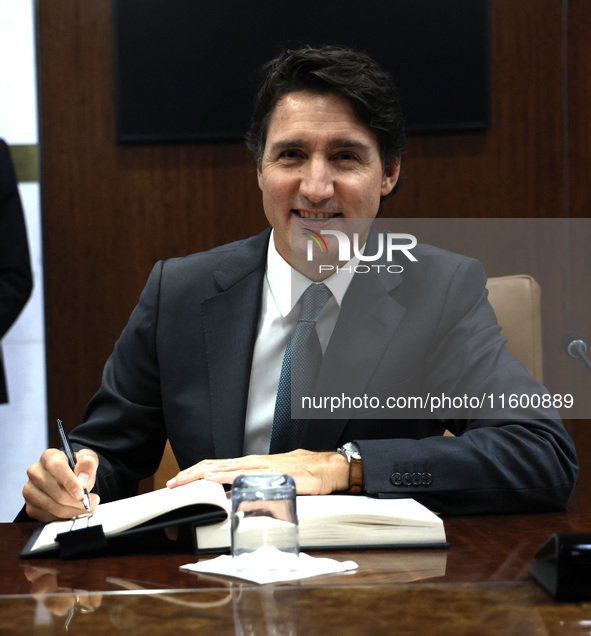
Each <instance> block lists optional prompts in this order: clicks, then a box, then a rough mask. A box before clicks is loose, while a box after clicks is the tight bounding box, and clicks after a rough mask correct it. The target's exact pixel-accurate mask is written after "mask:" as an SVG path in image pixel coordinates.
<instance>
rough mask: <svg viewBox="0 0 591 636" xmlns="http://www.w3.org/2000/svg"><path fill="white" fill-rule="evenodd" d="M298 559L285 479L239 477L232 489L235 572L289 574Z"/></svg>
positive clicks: (292, 500) (291, 492)
mask: <svg viewBox="0 0 591 636" xmlns="http://www.w3.org/2000/svg"><path fill="white" fill-rule="evenodd" d="M298 555H299V540H298V516H297V510H296V488H295V483H294V481H293V479H292V478H291V477H290V476H289V475H276V474H267V475H242V476H240V477H238V478H237V479H236V480H235V481H234V484H233V485H232V557H233V558H234V559H235V560H236V564H237V565H238V568H239V569H251V568H257V569H267V570H273V571H285V570H287V571H293V570H295V569H296V568H297V563H298Z"/></svg>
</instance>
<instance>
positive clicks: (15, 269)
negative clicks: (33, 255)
mask: <svg viewBox="0 0 591 636" xmlns="http://www.w3.org/2000/svg"><path fill="white" fill-rule="evenodd" d="M32 289H33V277H32V275H31V261H30V259H29V244H28V242H27V231H26V228H25V219H24V215H23V208H22V205H21V200H20V197H19V193H18V188H17V183H16V176H15V174H14V168H13V166H12V160H11V158H10V153H9V151H8V146H7V145H6V143H5V142H4V140H2V139H0V341H1V340H2V338H3V337H4V335H5V334H6V332H7V331H8V329H10V327H11V325H12V324H13V323H14V321H15V320H16V318H17V316H18V315H19V313H20V312H21V310H22V308H23V307H24V306H25V304H26V302H27V300H28V299H29V296H30V295H31V290H32ZM7 401H8V393H7V390H6V381H5V378H4V365H3V364H2V348H1V346H0V404H2V403H3V402H7Z"/></svg>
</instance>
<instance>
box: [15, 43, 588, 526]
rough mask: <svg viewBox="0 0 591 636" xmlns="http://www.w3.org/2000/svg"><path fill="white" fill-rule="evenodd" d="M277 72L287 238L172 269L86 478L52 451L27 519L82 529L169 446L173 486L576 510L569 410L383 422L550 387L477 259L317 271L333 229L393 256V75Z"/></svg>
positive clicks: (259, 105) (99, 399)
mask: <svg viewBox="0 0 591 636" xmlns="http://www.w3.org/2000/svg"><path fill="white" fill-rule="evenodd" d="M264 73H265V75H264V79H263V82H262V84H261V87H260V90H259V92H258V95H257V99H256V101H255V108H254V114H253V118H252V124H251V128H250V131H249V133H248V135H247V144H248V146H249V148H250V149H251V150H252V151H253V153H254V156H255V160H256V164H257V176H258V183H259V187H260V189H261V191H262V202H263V209H264V212H265V214H266V216H267V219H268V220H269V223H270V225H271V227H270V228H269V229H267V230H266V231H265V232H263V234H261V235H259V236H256V237H252V238H250V239H246V240H244V241H239V242H237V243H232V244H230V245H225V246H221V247H219V248H216V249H214V250H211V251H209V252H205V253H200V254H194V255H191V256H188V257H185V258H182V259H173V260H170V261H166V262H161V263H158V264H157V265H156V266H155V268H154V270H153V272H152V274H151V276H150V278H149V280H148V283H147V285H146V288H145V289H144V292H143V293H142V295H141V298H140V301H139V304H138V306H137V307H136V309H135V310H134V312H133V314H132V316H131V318H130V320H129V323H128V325H127V326H126V328H125V330H124V331H123V333H122V335H121V337H120V339H119V341H118V342H117V344H116V346H115V350H114V352H113V354H112V356H111V357H110V359H109V360H108V362H107V364H106V366H105V371H104V375H103V381H102V386H101V388H100V390H99V392H98V393H97V394H96V395H95V397H94V398H93V399H92V400H91V402H90V403H89V405H88V408H87V411H86V414H85V417H84V422H83V423H82V424H81V425H80V426H79V427H78V428H77V429H75V430H74V431H73V432H72V434H71V441H72V442H73V443H74V444H75V446H76V449H77V450H78V452H77V460H78V464H77V466H76V470H75V474H74V473H73V472H72V471H71V470H70V468H69V467H68V463H67V460H66V458H65V455H64V454H63V453H61V452H59V451H57V450H55V449H51V450H48V451H46V452H45V453H44V454H43V456H42V457H41V459H40V461H39V462H37V463H35V464H34V465H33V466H31V467H30V468H29V471H28V475H29V481H28V483H27V484H26V486H25V488H24V496H25V500H26V511H27V513H28V514H29V515H30V516H31V517H34V518H37V519H41V520H49V519H54V518H65V517H71V516H72V515H75V514H78V513H80V512H81V511H82V510H83V507H82V503H81V499H82V489H83V488H84V487H86V488H89V489H93V493H92V494H91V498H92V503H93V505H96V502H97V501H98V499H99V497H100V498H101V500H102V501H109V500H112V499H117V498H121V497H124V496H128V495H131V494H134V493H135V492H136V491H137V486H138V482H139V480H141V479H142V478H145V477H147V476H149V475H151V474H152V473H153V472H154V471H155V470H156V468H157V467H158V464H159V461H160V458H161V455H162V451H163V448H164V444H165V442H166V439H167V438H168V439H169V440H170V442H171V445H172V448H173V450H174V453H175V455H176V458H177V460H178V462H179V465H180V467H181V468H182V470H181V472H180V473H179V474H178V475H176V476H174V477H173V478H172V479H171V480H170V482H169V487H171V488H174V487H176V486H178V485H179V484H182V483H185V482H188V481H192V480H195V479H202V478H207V479H212V480H215V481H219V482H221V483H226V484H231V483H232V482H233V480H234V479H235V478H236V477H237V476H238V475H240V474H243V473H249V472H251V473H259V472H279V473H287V474H290V475H292V476H293V477H294V479H295V482H296V485H297V489H298V492H299V493H300V494H325V493H331V492H335V491H349V492H353V493H356V492H366V493H368V494H370V495H375V496H382V497H413V498H415V499H417V500H419V501H422V502H423V503H425V504H426V505H428V506H431V507H432V508H434V509H436V510H438V511H441V512H447V513H481V512H485V513H491V512H507V511H525V510H550V509H557V508H562V507H564V506H565V505H566V502H567V500H568V497H569V495H570V492H571V490H572V488H573V485H574V482H575V479H576V474H577V459H576V455H575V452H574V448H573V444H572V441H571V440H570V438H569V437H568V435H567V434H566V432H565V430H564V428H563V426H562V423H561V422H560V420H559V418H558V415H557V413H556V412H555V411H554V410H553V409H533V408H532V409H528V411H527V412H525V411H523V410H521V411H519V410H517V411H511V410H508V409H503V410H502V412H500V411H499V410H498V409H495V408H493V406H492V405H491V406H490V408H488V405H485V406H486V407H487V408H485V409H480V410H476V412H475V411H474V410H470V411H466V412H462V413H459V414H458V413H452V412H444V413H441V414H438V415H437V416H434V415H433V414H430V413H428V412H423V411H422V410H421V409H417V411H416V412H415V413H405V414H403V417H395V414H394V412H390V411H387V410H383V406H382V408H381V409H380V408H379V406H376V405H379V404H380V400H384V401H385V400H387V399H390V400H392V399H402V398H404V400H405V403H410V402H409V401H410V399H411V398H413V399H415V398H418V397H419V396H421V395H425V394H427V392H431V391H433V392H434V393H433V394H435V392H436V393H437V394H442V393H444V392H447V393H448V394H449V396H450V397H452V396H459V395H462V394H464V395H469V396H472V395H480V394H482V391H486V392H487V393H489V392H494V393H495V394H502V393H505V392H506V393H509V392H511V393H515V392H518V393H521V394H528V395H531V394H542V393H544V394H545V393H546V392H547V391H546V389H545V388H544V387H542V386H541V385H539V384H538V383H537V382H535V381H534V380H533V379H532V378H531V377H530V376H529V374H528V373H527V371H526V370H525V367H524V366H523V365H522V364H520V363H517V362H516V361H515V360H514V359H513V358H512V357H511V356H510V354H509V353H508V352H507V350H506V349H505V347H504V339H503V338H501V336H500V333H499V332H500V328H499V327H498V325H497V323H496V319H495V316H494V312H493V311H492V309H491V307H490V305H489V303H488V300H487V296H486V291H485V287H484V286H485V282H486V275H485V273H484V271H483V270H482V267H481V266H480V265H479V264H478V263H477V262H476V261H474V260H472V259H467V258H464V257H461V256H458V255H455V254H450V253H449V252H444V251H442V250H438V249H436V248H432V247H428V246H417V247H416V249H414V250H413V254H414V255H415V257H416V262H413V263H412V267H410V266H409V267H408V268H404V271H403V272H402V273H401V272H400V271H399V270H396V273H392V272H390V271H388V270H387V269H386V268H385V266H384V259H381V260H377V261H376V265H378V267H376V268H375V270H373V269H372V270H371V271H370V272H369V273H367V274H363V275H361V274H355V275H351V272H352V271H357V270H356V263H358V262H359V260H358V259H359V258H360V257H359V256H358V257H356V258H357V260H355V259H353V261H351V263H349V273H347V272H346V271H343V269H341V270H340V271H338V272H335V273H331V272H330V271H329V270H328V268H327V269H325V270H322V271H321V270H320V269H319V268H318V262H319V261H318V260H315V261H314V263H311V262H310V261H309V260H308V259H307V249H308V244H309V242H310V234H311V233H315V235H322V234H321V231H322V230H323V229H330V230H335V229H336V230H339V231H344V232H346V233H348V234H349V235H351V234H354V233H355V232H357V233H358V234H360V241H359V243H360V245H363V244H364V243H365V249H366V251H367V254H369V255H373V254H376V250H375V248H376V245H378V244H379V241H378V239H379V238H383V237H380V236H378V235H377V233H376V232H375V231H374V230H371V229H369V223H370V221H371V220H372V219H374V218H375V217H376V216H377V214H378V212H379V209H380V204H381V201H382V200H383V199H384V198H385V197H388V196H390V195H392V194H393V192H394V191H395V189H396V184H397V181H398V177H399V172H400V163H401V160H402V156H403V152H404V124H403V119H402V116H401V113H400V107H399V103H398V99H397V95H396V90H395V87H394V84H393V82H392V79H391V78H390V76H389V75H388V74H387V73H385V72H384V71H383V70H382V69H380V68H379V66H378V65H377V64H376V63H375V62H374V61H373V60H372V59H371V58H369V57H368V56H367V55H365V54H361V53H358V52H355V51H352V50H350V49H346V48H343V47H336V46H327V47H320V48H312V47H304V48H302V49H300V50H297V51H286V52H284V53H282V54H281V55H280V56H279V57H278V58H276V59H275V60H272V61H271V62H270V63H269V64H268V65H267V66H266V68H265V69H264ZM323 238H325V239H327V245H328V248H329V249H328V250H326V252H325V253H324V254H323V255H321V256H322V258H324V259H327V260H325V261H322V260H321V261H320V262H321V263H322V262H325V263H327V262H333V259H334V255H335V253H338V250H335V249H334V246H335V245H336V243H335V240H336V239H335V237H334V235H331V236H323ZM364 257H365V253H364ZM380 267H381V269H380ZM329 273H331V275H330V276H329V275H328V274H329ZM319 281H321V282H319ZM296 323H297V326H295V325H296ZM290 387H291V391H290ZM302 387H305V388H302ZM298 391H299V393H298ZM290 392H291V393H292V396H293V394H294V393H295V394H297V395H300V396H302V397H310V396H311V395H312V394H313V393H314V394H316V393H318V394H319V395H324V396H331V395H335V393H339V394H342V395H343V397H348V398H349V399H350V400H353V401H354V399H357V398H359V397H360V396H362V395H365V396H370V401H369V405H367V404H363V405H362V406H361V407H356V408H354V409H353V410H351V409H349V410H348V411H345V412H343V413H339V414H338V416H334V417H331V416H330V414H327V413H324V412H323V413H321V415H320V416H318V415H317V414H311V413H309V414H308V415H309V418H300V417H292V413H291V412H290V411H289V408H288V410H287V411H286V409H285V399H286V397H287V400H288V401H289V395H290ZM381 404H384V402H381ZM445 429H449V430H451V431H453V433H454V434H455V437H448V436H444V435H443V432H444V430H445Z"/></svg>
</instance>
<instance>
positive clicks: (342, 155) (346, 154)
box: [337, 152, 357, 161]
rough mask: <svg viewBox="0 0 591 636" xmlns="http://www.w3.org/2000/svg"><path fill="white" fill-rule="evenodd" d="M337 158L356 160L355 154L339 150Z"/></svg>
mask: <svg viewBox="0 0 591 636" xmlns="http://www.w3.org/2000/svg"><path fill="white" fill-rule="evenodd" d="M337 159H341V160H342V161H357V155H356V154H355V153H353V152H339V154H338V155H337Z"/></svg>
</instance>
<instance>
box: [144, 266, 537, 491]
mask: <svg viewBox="0 0 591 636" xmlns="http://www.w3.org/2000/svg"><path fill="white" fill-rule="evenodd" d="M486 287H487V289H488V298H489V301H490V304H491V305H492V307H493V309H494V310H495V314H496V315H497V320H498V322H499V325H501V334H502V335H503V336H504V337H505V338H507V349H509V351H510V352H511V354H512V355H513V357H514V358H515V359H516V360H519V361H521V362H523V363H524V364H525V366H526V367H527V370H528V371H529V372H530V374H531V375H532V376H533V377H534V378H535V379H536V380H538V381H540V382H543V369H542V312H541V291H540V286H539V285H538V283H537V281H536V280H535V278H533V277H532V276H528V275H526V274H517V275H514V276H499V277H496V278H489V279H488V282H487V284H486ZM178 471H179V466H178V464H177V462H176V459H175V457H174V454H173V452H172V448H171V447H170V442H166V447H165V449H164V454H163V455H162V461H161V462H160V466H159V468H158V470H157V471H156V473H155V475H154V488H164V486H165V485H166V482H167V480H168V479H170V478H171V477H174V475H176V474H177V473H178Z"/></svg>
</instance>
